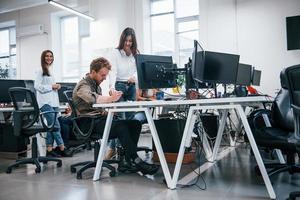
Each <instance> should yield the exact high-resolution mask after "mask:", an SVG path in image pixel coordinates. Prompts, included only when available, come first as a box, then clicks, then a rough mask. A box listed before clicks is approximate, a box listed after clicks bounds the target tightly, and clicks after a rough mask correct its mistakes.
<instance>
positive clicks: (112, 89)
mask: <svg viewBox="0 0 300 200" xmlns="http://www.w3.org/2000/svg"><path fill="white" fill-rule="evenodd" d="M115 91H116V90H115V89H114V88H111V89H110V90H109V92H108V94H109V96H111V94H112V93H113V92H115Z"/></svg>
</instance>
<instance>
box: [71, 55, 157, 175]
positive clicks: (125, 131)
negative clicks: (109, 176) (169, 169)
mask: <svg viewBox="0 0 300 200" xmlns="http://www.w3.org/2000/svg"><path fill="white" fill-rule="evenodd" d="M110 69H111V65H110V63H109V62H108V61H107V60H106V59H105V58H97V59H95V60H93V61H92V62H91V64H90V73H88V74H87V75H86V77H85V78H84V79H82V80H81V81H80V82H79V83H78V84H77V85H76V87H75V88H74V90H73V101H74V104H75V107H76V109H77V112H78V114H79V115H80V114H85V115H86V114H91V115H95V114H100V115H102V116H103V117H100V118H97V120H95V125H94V131H93V132H95V133H97V134H101V135H102V134H103V131H104V127H105V121H106V117H105V114H106V113H105V111H104V110H101V109H96V108H93V104H95V103H111V102H115V101H117V100H118V99H119V98H120V97H121V95H122V92H119V91H113V92H112V93H111V95H110V96H103V95H102V92H101V87H100V83H102V81H104V80H105V79H106V76H107V75H108V73H109V70H110ZM140 132H141V124H140V122H139V121H137V120H113V122H112V125H111V132H110V138H118V139H119V140H120V142H121V145H122V147H123V148H124V151H125V161H123V162H121V163H120V164H119V168H118V170H119V171H121V172H137V171H141V172H142V173H143V174H154V173H156V172H157V171H158V169H159V167H158V166H157V165H154V164H149V163H146V162H144V161H143V160H142V159H141V158H139V157H138V155H137V151H136V149H137V143H138V140H139V136H140Z"/></svg>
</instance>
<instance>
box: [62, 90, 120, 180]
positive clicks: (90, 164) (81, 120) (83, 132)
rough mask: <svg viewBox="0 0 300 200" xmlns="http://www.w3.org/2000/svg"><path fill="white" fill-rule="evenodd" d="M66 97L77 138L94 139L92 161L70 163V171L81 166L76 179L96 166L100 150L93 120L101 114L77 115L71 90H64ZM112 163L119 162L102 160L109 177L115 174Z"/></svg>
mask: <svg viewBox="0 0 300 200" xmlns="http://www.w3.org/2000/svg"><path fill="white" fill-rule="evenodd" d="M64 94H65V96H66V98H67V99H68V103H69V105H70V107H71V110H72V114H71V117H72V121H73V132H74V134H75V136H76V138H77V139H78V140H84V141H94V142H95V144H94V160H93V161H85V162H79V163H76V164H73V165H71V172H72V173H76V171H77V169H76V167H78V166H82V167H81V168H80V169H79V170H78V171H77V175H76V177H77V179H82V173H83V172H84V171H85V170H87V169H89V168H94V167H96V163H97V159H98V154H99V151H100V143H99V140H100V138H101V136H100V134H99V133H94V131H93V130H94V121H95V119H97V118H98V117H101V116H97V115H96V116H91V115H77V112H76V107H75V105H74V103H73V99H72V95H73V91H71V90H69V91H65V92H64ZM81 124H85V125H86V124H89V126H84V127H88V128H85V129H84V128H83V126H80V125H81ZM113 163H119V161H118V160H104V161H103V164H102V166H103V167H105V168H107V169H109V170H110V173H109V175H110V176H111V177H113V176H115V175H116V169H115V168H114V167H113V166H111V165H110V164H113Z"/></svg>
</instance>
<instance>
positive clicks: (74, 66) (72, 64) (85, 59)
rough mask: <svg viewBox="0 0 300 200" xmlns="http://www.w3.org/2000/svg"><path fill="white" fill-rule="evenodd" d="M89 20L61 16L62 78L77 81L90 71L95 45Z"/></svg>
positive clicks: (67, 80)
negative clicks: (91, 37) (90, 34)
mask: <svg viewBox="0 0 300 200" xmlns="http://www.w3.org/2000/svg"><path fill="white" fill-rule="evenodd" d="M87 30H89V21H87V20H85V19H79V18H78V17H77V16H71V17H63V18H61V45H62V46H61V49H62V77H61V78H62V80H63V81H66V82H77V81H78V80H80V79H81V78H82V77H83V76H84V75H85V74H86V73H87V72H88V71H89V62H90V61H91V60H92V57H91V56H92V52H93V49H91V47H93V45H92V44H91V41H90V37H89V31H87Z"/></svg>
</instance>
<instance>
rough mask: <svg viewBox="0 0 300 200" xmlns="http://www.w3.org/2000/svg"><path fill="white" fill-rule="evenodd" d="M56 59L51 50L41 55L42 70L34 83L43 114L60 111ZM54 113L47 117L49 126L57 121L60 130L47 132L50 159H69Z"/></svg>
mask: <svg viewBox="0 0 300 200" xmlns="http://www.w3.org/2000/svg"><path fill="white" fill-rule="evenodd" d="M53 60H54V57H53V53H52V51H50V50H45V51H43V52H42V55H41V70H38V71H37V73H36V78H35V81H34V88H35V90H36V95H37V102H38V104H39V108H40V110H41V112H45V111H59V100H58V93H57V90H59V89H60V87H61V86H60V84H57V83H56V82H55V80H54V77H53V76H52V73H51V66H52V63H53ZM54 116H55V115H54V113H48V114H46V115H45V118H46V120H47V123H48V124H52V123H53V120H55V125H54V127H56V128H58V131H56V132H47V138H46V145H47V153H46V156H49V157H60V156H64V157H69V156H71V155H70V153H68V152H67V151H66V149H65V146H64V142H63V139H62V137H61V133H60V125H59V122H58V119H57V117H56V119H54ZM54 141H55V142H56V144H57V146H58V151H56V152H55V151H53V142H54Z"/></svg>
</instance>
